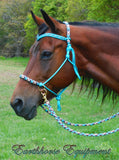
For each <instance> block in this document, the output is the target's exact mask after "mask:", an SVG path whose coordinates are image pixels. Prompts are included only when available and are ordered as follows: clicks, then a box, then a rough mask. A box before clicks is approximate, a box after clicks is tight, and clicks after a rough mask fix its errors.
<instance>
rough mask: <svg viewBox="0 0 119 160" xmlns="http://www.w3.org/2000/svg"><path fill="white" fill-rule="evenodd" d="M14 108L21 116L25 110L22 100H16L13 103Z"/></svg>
mask: <svg viewBox="0 0 119 160" xmlns="http://www.w3.org/2000/svg"><path fill="white" fill-rule="evenodd" d="M11 106H12V108H13V109H14V110H15V112H16V113H17V114H20V113H21V111H22V109H23V101H22V99H19V98H17V99H15V101H14V102H13V103H11Z"/></svg>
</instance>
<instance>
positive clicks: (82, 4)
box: [66, 0, 91, 21]
mask: <svg viewBox="0 0 119 160" xmlns="http://www.w3.org/2000/svg"><path fill="white" fill-rule="evenodd" d="M90 3H91V0H80V1H79V0H68V6H67V8H66V12H67V14H68V21H82V20H86V19H87V17H88V11H89V9H88V7H89V5H90Z"/></svg>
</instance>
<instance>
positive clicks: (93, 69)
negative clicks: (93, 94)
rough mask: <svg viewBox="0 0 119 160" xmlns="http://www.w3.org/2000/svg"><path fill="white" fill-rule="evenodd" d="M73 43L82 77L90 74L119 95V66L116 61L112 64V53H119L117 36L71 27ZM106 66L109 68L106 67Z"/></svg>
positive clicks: (85, 28) (91, 29) (92, 29)
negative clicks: (118, 74)
mask: <svg viewBox="0 0 119 160" xmlns="http://www.w3.org/2000/svg"><path fill="white" fill-rule="evenodd" d="M71 42H72V46H73V48H74V50H75V52H76V63H77V67H78V69H79V72H80V75H83V76H85V75H86V74H87V73H88V74H90V75H91V77H92V78H94V79H96V80H98V81H99V82H100V83H102V84H104V85H106V86H108V87H110V88H112V89H113V90H116V91H117V92H118V93H119V88H118V87H117V85H118V86H119V83H118V80H119V76H118V77H117V73H119V70H118V71H117V69H116V68H119V64H118V63H116V59H113V62H112V58H114V56H112V53H113V55H116V54H117V52H118V40H117V39H116V38H115V35H113V34H111V33H109V32H104V31H102V30H99V29H95V28H91V27H88V26H87V27H86V26H85V27H84V26H83V27H78V26H71ZM112 46H113V47H112ZM113 63H114V64H113ZM115 63H116V65H115ZM106 64H109V66H108V67H106ZM112 69H113V70H112ZM114 69H115V72H114ZM111 70H112V71H111ZM116 71H117V72H116Z"/></svg>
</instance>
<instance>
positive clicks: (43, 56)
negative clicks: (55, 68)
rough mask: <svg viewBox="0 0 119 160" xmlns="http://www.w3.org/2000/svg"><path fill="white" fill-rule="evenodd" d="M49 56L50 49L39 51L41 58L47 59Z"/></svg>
mask: <svg viewBox="0 0 119 160" xmlns="http://www.w3.org/2000/svg"><path fill="white" fill-rule="evenodd" d="M51 56H52V52H50V51H43V52H42V53H41V57H40V58H41V59H43V60H48V59H50V58H51Z"/></svg>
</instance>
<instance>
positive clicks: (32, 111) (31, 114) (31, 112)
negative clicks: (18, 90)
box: [23, 106, 37, 120]
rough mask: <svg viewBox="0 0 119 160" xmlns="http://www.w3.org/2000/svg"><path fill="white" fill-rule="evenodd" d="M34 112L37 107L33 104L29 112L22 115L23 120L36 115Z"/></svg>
mask: <svg viewBox="0 0 119 160" xmlns="http://www.w3.org/2000/svg"><path fill="white" fill-rule="evenodd" d="M36 114H37V107H36V106H34V107H32V109H31V110H30V111H29V113H28V114H26V115H25V116H23V117H24V119H25V120H31V119H33V118H34V117H35V116H36Z"/></svg>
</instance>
